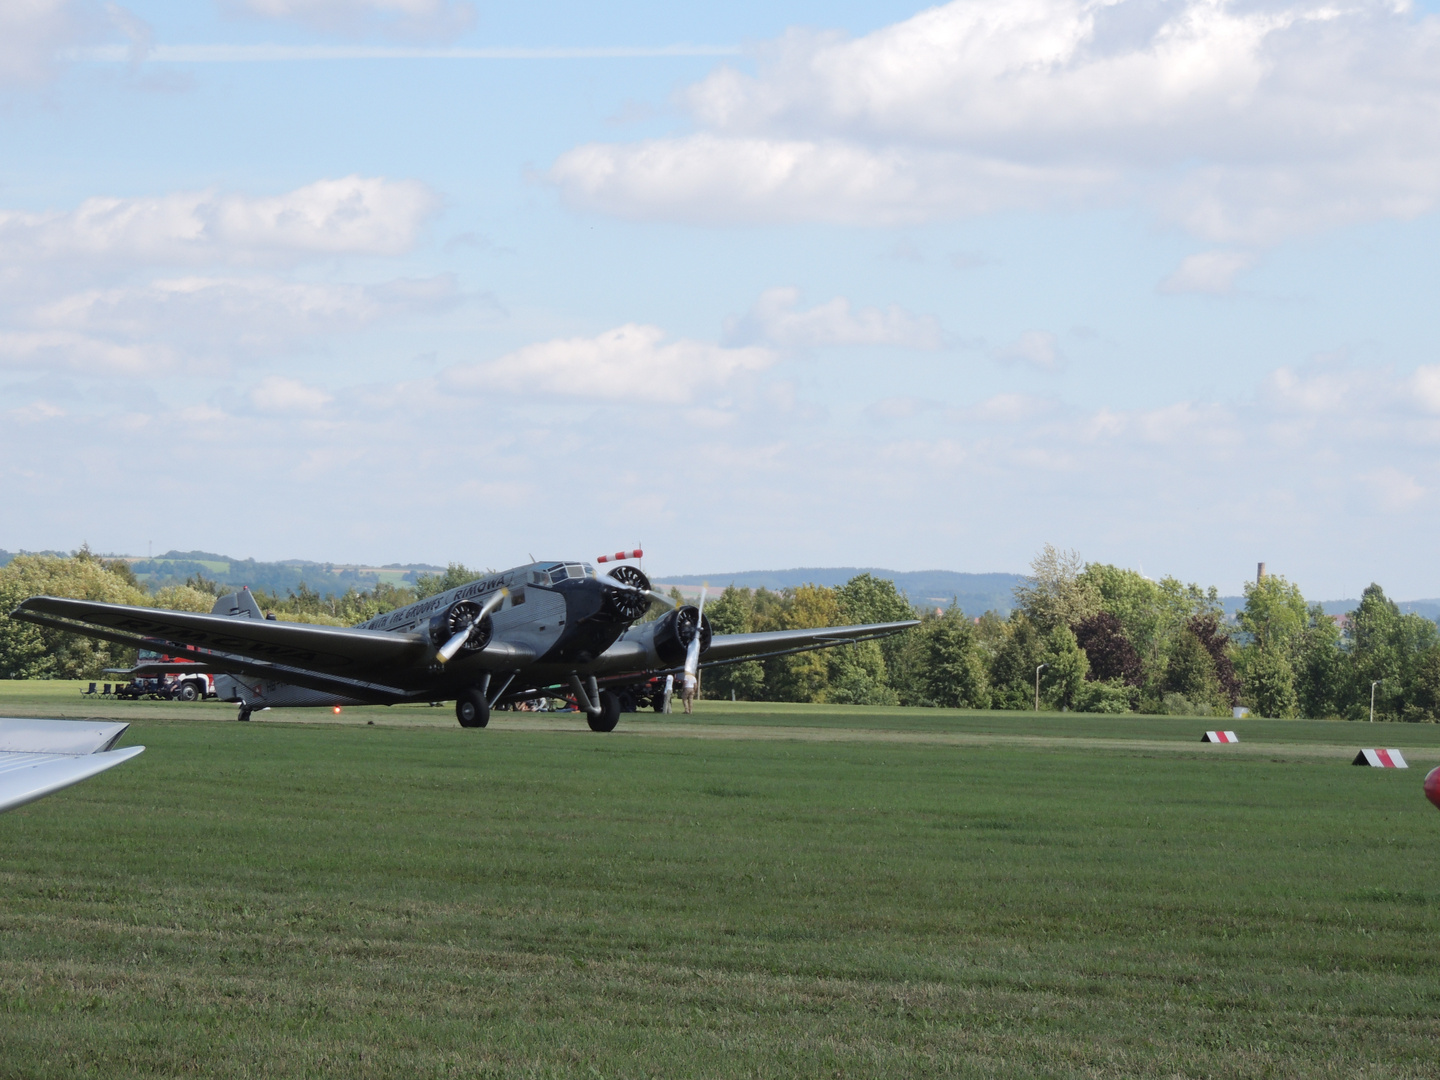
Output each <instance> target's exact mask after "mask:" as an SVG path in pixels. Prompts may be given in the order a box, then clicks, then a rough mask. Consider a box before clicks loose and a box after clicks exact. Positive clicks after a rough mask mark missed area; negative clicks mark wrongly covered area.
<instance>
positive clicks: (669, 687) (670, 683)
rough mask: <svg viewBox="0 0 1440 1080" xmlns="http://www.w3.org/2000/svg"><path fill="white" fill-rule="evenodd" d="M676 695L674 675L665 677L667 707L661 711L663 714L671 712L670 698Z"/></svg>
mask: <svg viewBox="0 0 1440 1080" xmlns="http://www.w3.org/2000/svg"><path fill="white" fill-rule="evenodd" d="M674 693H675V676H674V675H666V676H665V707H664V708H663V709H661V710H660V711H661V712H667V713H668V712H669V711H670V696H671V695H672V694H674Z"/></svg>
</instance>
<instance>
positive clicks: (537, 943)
mask: <svg viewBox="0 0 1440 1080" xmlns="http://www.w3.org/2000/svg"><path fill="white" fill-rule="evenodd" d="M435 711H438V710H435ZM823 712H824V710H811V713H812V716H813V715H817V714H823ZM810 726H812V727H813V726H815V725H813V724H812V725H810ZM1022 730H1023V727H1022ZM128 741H131V742H143V743H145V744H147V745H148V746H149V747H150V750H149V751H148V752H147V753H146V754H145V755H143V756H142V757H140V758H139V759H137V760H136V761H135V762H132V763H130V764H127V765H126V766H125V767H123V768H121V769H118V770H115V771H113V772H110V773H107V774H105V775H104V776H101V777H99V778H97V779H95V780H93V781H90V782H88V783H87V784H85V785H82V786H80V787H76V788H73V789H70V790H69V791H67V792H64V793H61V794H60V795H57V796H54V797H52V798H51V799H48V800H45V801H42V802H40V803H36V804H33V805H32V806H31V807H28V808H26V809H23V810H21V811H17V812H15V813H12V814H8V815H5V816H4V817H3V818H0V896H3V901H0V941H3V943H4V945H3V951H0V988H3V1009H0V1075H6V1076H46V1075H53V1076H65V1075H84V1074H90V1075H154V1074H162V1075H163V1074H180V1073H203V1074H207V1075H220V1076H253V1075H292V1074H293V1075H307V1074H326V1073H329V1074H335V1075H359V1076H369V1075H373V1076H386V1075H393V1074H395V1073H396V1072H401V1071H405V1072H419V1073H423V1074H427V1075H428V1074H446V1075H451V1074H453V1075H467V1076H479V1075H514V1076H562V1075H576V1076H581V1075H594V1074H595V1073H599V1074H600V1075H606V1076H609V1075H619V1076H632V1075H657V1076H658V1075H665V1076H686V1075H694V1076H756V1075H767V1076H781V1075H784V1076H789V1075H812V1074H814V1075H827V1076H831V1075H835V1074H836V1073H839V1074H840V1075H846V1076H860V1075H869V1076H880V1075H885V1076H889V1075H917V1076H919V1075H928V1076H935V1075H1034V1074H1036V1073H1042V1074H1046V1075H1062V1076H1063V1075H1075V1076H1136V1075H1153V1076H1171V1075H1207V1076H1227V1075H1233V1076H1242V1075H1244V1076H1249V1075H1257V1074H1269V1075H1277V1076H1314V1075H1354V1074H1355V1073H1357V1072H1362V1071H1363V1072H1365V1073H1366V1074H1367V1075H1374V1076H1425V1075H1431V1074H1432V1073H1433V1062H1434V1057H1435V1054H1434V1046H1435V1045H1436V1043H1435V1039H1436V1036H1437V1035H1440V1031H1437V1021H1436V1019H1435V1015H1436V1011H1437V1006H1440V982H1437V979H1436V976H1435V972H1436V970H1440V968H1437V960H1440V955H1437V952H1440V947H1437V945H1436V941H1437V937H1436V930H1437V929H1440V926H1437V922H1440V889H1437V887H1436V885H1435V870H1436V865H1435V858H1434V852H1435V850H1436V843H1437V841H1440V815H1437V814H1436V813H1435V811H1434V810H1433V809H1431V808H1430V807H1429V806H1428V804H1426V803H1425V802H1424V800H1423V798H1422V797H1421V796H1420V793H1419V775H1418V774H1416V773H1415V772H1414V771H1411V772H1410V773H1398V774H1397V773H1393V772H1381V771H1378V770H1362V769H1353V768H1350V767H1348V766H1345V765H1343V764H1342V763H1340V762H1338V761H1335V760H1331V759H1325V758H1321V757H1304V758H1301V757H1299V756H1298V755H1295V756H1291V757H1289V758H1287V760H1285V761H1283V762H1275V761H1272V760H1270V759H1269V758H1267V757H1258V756H1249V757H1241V756H1236V755H1229V756H1224V755H1220V754H1209V753H1203V752H1201V751H1202V748H1200V747H1198V746H1196V747H1194V750H1195V751H1196V753H1195V754H1194V755H1193V756H1191V755H1180V754H1164V755H1157V756H1155V757H1148V758H1147V757H1145V756H1142V755H1141V754H1140V753H1135V752H1129V753H1116V752H1114V751H1102V750H1098V749H1091V748H1088V747H1078V746H1065V745H1059V744H1057V745H1055V746H1046V747H1044V748H1043V752H1042V751H1041V750H1040V749H1038V748H1034V747H1026V746H1019V745H1007V744H997V745H994V746H991V747H989V748H987V749H986V750H985V752H984V753H978V754H977V753H975V752H974V748H972V747H960V746H948V745H944V744H935V743H930V744H918V743H910V742H883V743H882V742H871V741H867V742H842V741H827V742H821V741H805V740H799V739H792V738H786V739H783V740H768V739H754V738H745V739H738V740H706V739H695V738H675V737H671V736H666V735H655V736H653V737H646V738H629V739H615V738H605V737H601V736H592V735H590V734H589V733H585V734H584V735H577V736H576V737H575V738H573V739H560V738H555V737H554V736H553V735H552V734H550V733H545V732H530V731H514V730H511V731H506V730H491V731H486V732H470V731H462V730H460V729H458V728H452V727H449V726H445V727H438V726H436V727H418V728H411V729H401V728H388V727H383V726H375V727H368V726H364V725H363V724H362V725H360V726H349V725H346V726H328V727H327V726H319V725H315V726H309V725H306V726H300V725H288V724H251V725H239V724H233V723H214V724H211V723H200V724H196V723H193V722H167V723H142V724H137V726H136V729H135V730H133V732H132V734H131V736H130V738H129V740H128ZM1204 749H1205V750H1209V749H1212V748H1204ZM1213 749H1220V750H1224V749H1226V748H1223V747H1222V748H1213Z"/></svg>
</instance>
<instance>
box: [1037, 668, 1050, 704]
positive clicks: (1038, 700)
mask: <svg viewBox="0 0 1440 1080" xmlns="http://www.w3.org/2000/svg"><path fill="white" fill-rule="evenodd" d="M1049 666H1050V665H1049V664H1041V665H1040V667H1037V668H1036V669H1035V711H1036V712H1039V711H1040V668H1047V667H1049Z"/></svg>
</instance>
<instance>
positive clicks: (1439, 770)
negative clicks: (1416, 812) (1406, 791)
mask: <svg viewBox="0 0 1440 1080" xmlns="http://www.w3.org/2000/svg"><path fill="white" fill-rule="evenodd" d="M1425 798H1427V799H1429V800H1430V801H1431V802H1432V803H1434V804H1435V806H1436V808H1440V766H1436V767H1435V768H1433V769H1431V770H1430V772H1429V775H1427V776H1426V777H1425Z"/></svg>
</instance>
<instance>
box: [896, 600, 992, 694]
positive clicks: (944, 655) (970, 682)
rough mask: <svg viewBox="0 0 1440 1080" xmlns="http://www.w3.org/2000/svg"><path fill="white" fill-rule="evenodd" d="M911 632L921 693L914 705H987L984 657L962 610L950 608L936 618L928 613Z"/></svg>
mask: <svg viewBox="0 0 1440 1080" xmlns="http://www.w3.org/2000/svg"><path fill="white" fill-rule="evenodd" d="M912 634H913V635H914V641H913V648H914V651H915V652H916V653H917V654H918V657H919V660H920V663H919V665H918V667H919V672H920V683H921V687H920V688H921V691H922V694H923V697H922V698H921V701H920V702H916V703H917V704H919V703H922V702H923V703H924V704H927V705H938V706H941V707H943V708H951V709H984V708H988V707H989V705H990V687H989V677H988V674H987V672H986V670H985V657H984V654H983V652H982V651H981V648H980V642H979V640H978V638H977V635H976V632H975V627H974V625H973V624H972V623H971V622H970V620H969V619H967V618H966V617H965V613H964V612H962V611H961V610H960V609H959V608H957V607H951V608H950V609H949V610H947V611H946V612H945V613H944V614H943V615H941V616H939V617H936V616H934V615H929V616H928V617H927V618H925V619H924V620H923V621H922V622H921V624H920V626H919V627H918V628H917V629H916V630H915V631H912Z"/></svg>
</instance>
